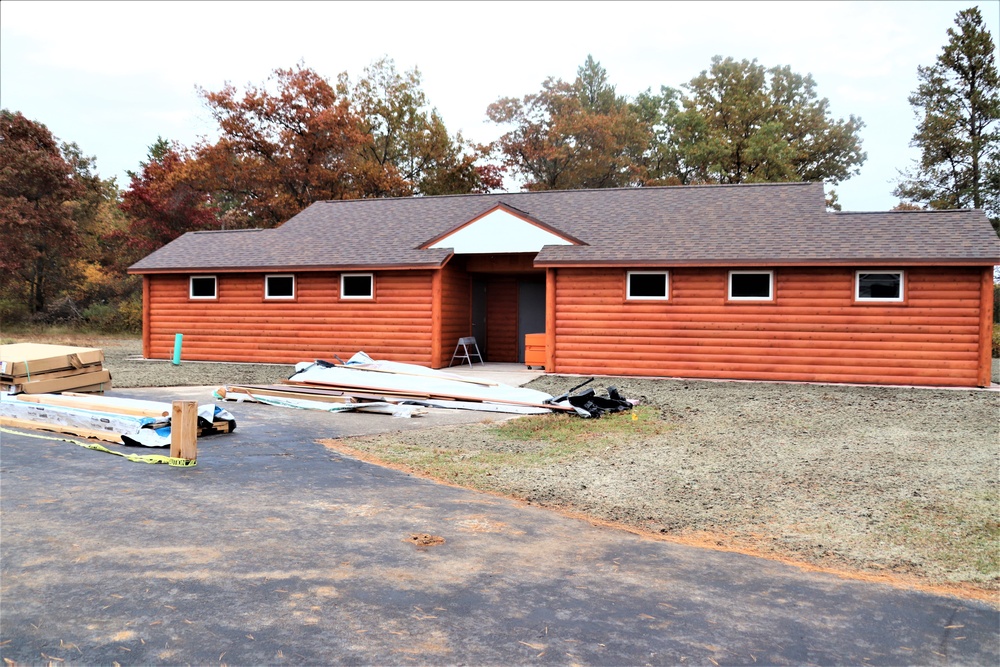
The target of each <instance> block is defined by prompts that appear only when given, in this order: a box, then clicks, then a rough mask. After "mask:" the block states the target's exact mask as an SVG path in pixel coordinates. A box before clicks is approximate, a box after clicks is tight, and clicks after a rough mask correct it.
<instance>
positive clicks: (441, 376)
mask: <svg viewBox="0 0 1000 667" xmlns="http://www.w3.org/2000/svg"><path fill="white" fill-rule="evenodd" d="M295 368H296V373H295V374H294V375H292V376H291V377H290V378H288V379H287V380H285V381H284V382H283V383H282V384H279V385H267V386H260V385H228V386H225V387H222V388H220V389H219V390H218V391H217V392H216V394H215V396H216V398H219V399H223V400H229V401H240V402H242V401H256V402H259V403H267V404H271V405H281V406H285V407H297V408H307V409H319V410H326V411H329V412H343V411H348V410H353V411H364V412H376V411H377V412H384V413H386V414H393V415H394V416H410V415H409V414H401V413H400V412H399V408H400V407H401V406H423V407H432V408H453V409H460V410H480V411H486V412H503V413H511V414H544V413H548V412H570V413H574V414H577V415H580V416H582V417H596V416H600V414H603V413H604V412H608V411H611V410H612V408H611V406H610V404H609V403H605V404H604V405H603V407H602V408H600V410H590V408H591V407H595V408H596V406H595V405H594V401H593V400H590V399H592V398H593V394H594V392H593V391H590V392H589V395H588V400H586V401H576V403H580V405H576V403H574V400H570V399H576V397H569V396H568V394H567V395H564V396H561V397H559V398H558V399H554V398H553V397H552V396H551V395H549V394H546V393H545V392H542V391H536V390H534V389H526V388H524V387H512V386H510V385H506V384H501V383H498V382H491V381H488V380H480V379H475V378H470V377H467V376H461V375H456V374H453V373H447V372H444V371H439V370H433V369H430V368H425V367H423V366H416V365H413V364H403V363H398V362H392V361H376V360H374V359H372V358H371V357H369V356H368V355H366V354H365V353H364V352H359V353H358V354H356V355H354V356H353V357H351V358H350V359H349V360H348V361H347V362H346V363H343V364H340V365H337V364H332V363H330V362H326V361H315V362H312V363H309V362H302V363H300V364H298V365H296V367H295ZM578 388H579V387H575V388H574V389H578ZM601 400H605V401H606V400H607V399H598V402H600V401H601ZM614 400H617V401H619V403H620V404H621V406H626V405H627V407H619V408H618V409H628V408H630V407H631V404H629V403H628V402H626V401H624V399H621V397H620V396H619V395H618V394H617V392H615V395H614ZM584 406H586V407H584Z"/></svg>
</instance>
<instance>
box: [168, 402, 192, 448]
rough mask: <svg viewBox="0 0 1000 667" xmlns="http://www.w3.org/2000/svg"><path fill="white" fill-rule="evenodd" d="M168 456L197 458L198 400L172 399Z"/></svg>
mask: <svg viewBox="0 0 1000 667" xmlns="http://www.w3.org/2000/svg"><path fill="white" fill-rule="evenodd" d="M170 456H171V457H172V458H175V459H187V460H188V461H194V460H196V459H197V458H198V402H197V401H174V402H173V413H172V414H171V416H170Z"/></svg>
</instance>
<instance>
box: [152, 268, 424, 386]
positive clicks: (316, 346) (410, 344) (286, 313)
mask: <svg viewBox="0 0 1000 667" xmlns="http://www.w3.org/2000/svg"><path fill="white" fill-rule="evenodd" d="M217 280H218V283H217V284H218V294H219V298H218V300H214V301H197V300H190V299H188V276H186V275H177V276H174V275H154V276H151V277H150V281H149V283H150V285H149V298H150V313H149V334H148V336H149V349H147V350H146V351H145V354H146V356H147V357H150V358H154V359H167V358H170V357H171V355H172V352H173V344H174V334H175V333H182V334H184V343H183V357H182V358H183V359H190V360H208V361H259V362H277V363H295V362H298V361H311V360H313V359H333V356H334V355H339V356H340V357H341V358H342V359H347V358H348V357H349V356H351V355H352V354H354V353H355V352H357V351H359V350H364V351H365V352H367V353H368V354H370V355H371V356H372V357H374V358H376V359H389V360H392V361H402V362H406V363H414V364H421V365H424V366H429V365H430V364H431V317H430V312H431V272H430V271H386V272H376V274H375V297H376V298H375V299H374V300H372V301H365V300H343V301H341V300H340V298H339V297H340V294H339V292H340V274H339V273H335V272H330V273H326V272H323V273H299V274H297V275H296V277H295V290H296V299H295V300H294V301H277V300H276V301H270V300H269V301H265V300H264V277H263V275H261V274H259V273H255V274H225V273H221V274H218V275H217Z"/></svg>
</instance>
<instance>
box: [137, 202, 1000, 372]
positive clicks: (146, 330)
mask: <svg viewBox="0 0 1000 667" xmlns="http://www.w3.org/2000/svg"><path fill="white" fill-rule="evenodd" d="M998 263H1000V239H998V238H997V236H996V234H995V233H994V231H993V229H992V228H991V226H990V224H989V222H988V220H987V218H986V216H985V214H984V213H983V212H982V211H979V210H954V211H898V212H895V211H894V212H883V213H839V212H828V211H827V210H826V208H825V198H824V191H823V185H822V184H821V183H785V184H757V185H710V186H679V187H651V188H634V189H608V190H563V191H546V192H521V193H504V194H477V195H454V196H439V197H412V198H399V199H365V200H348V201H321V202H316V203H315V204H312V205H311V206H310V207H308V208H307V209H305V210H304V211H302V212H301V213H299V214H298V215H296V216H295V217H293V218H292V219H291V220H289V221H287V222H286V223H284V224H283V225H281V226H280V227H278V228H275V229H259V230H233V231H206V232H191V233H188V234H185V235H184V236H182V237H180V238H178V239H176V240H175V241H173V242H171V243H169V244H167V245H166V246H164V247H163V248H160V249H159V250H157V251H156V252H154V253H152V254H150V255H149V256H147V257H146V258H144V259H142V260H141V261H139V262H138V263H136V264H135V265H133V266H132V267H131V268H130V272H131V273H136V274H141V275H142V276H143V354H144V356H145V357H147V358H156V359H167V358H170V356H171V353H172V347H173V341H174V335H175V334H176V333H183V334H184V358H185V359H191V360H210V361H211V360H214V361H247V362H279V363H294V362H298V361H306V360H313V359H332V358H333V357H334V355H338V356H340V357H341V358H345V359H346V358H347V357H348V356H350V355H352V354H354V353H355V352H357V351H359V350H364V351H365V352H367V353H368V354H369V355H371V356H372V357H374V358H380V359H388V360H394V361H402V362H408V363H415V364H421V365H425V366H429V367H433V368H441V367H444V366H447V365H448V364H449V363H450V361H451V358H452V354H453V352H454V350H455V345H456V342H457V341H458V339H459V338H461V337H466V336H475V337H476V339H477V341H478V344H479V347H480V349H481V351H482V352H483V355H484V356H485V358H486V360H487V361H495V362H511V363H518V362H520V363H523V362H524V360H525V358H524V352H525V350H524V347H525V346H524V341H525V336H526V335H527V334H543V335H544V339H543V340H544V365H545V369H546V371H548V372H553V373H571V374H575V373H579V374H598V375H626V376H649V377H663V376H666V377H684V378H718V379H742V380H782V381H814V382H845V383H876V384H880V383H881V384H915V385H940V386H947V385H951V386H988V385H989V384H990V357H991V332H992V311H993V266H994V265H995V264H998Z"/></svg>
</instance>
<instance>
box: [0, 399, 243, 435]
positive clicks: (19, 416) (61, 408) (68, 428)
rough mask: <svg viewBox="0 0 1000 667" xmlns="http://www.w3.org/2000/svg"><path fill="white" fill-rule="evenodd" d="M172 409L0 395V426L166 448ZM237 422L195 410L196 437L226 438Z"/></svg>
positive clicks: (207, 408) (215, 411) (204, 408)
mask: <svg viewBox="0 0 1000 667" xmlns="http://www.w3.org/2000/svg"><path fill="white" fill-rule="evenodd" d="M170 417H171V404H170V403H162V402H159V401H143V400H137V399H129V398H112V397H109V396H94V395H90V394H80V393H72V392H69V393H64V394H11V393H6V392H0V425H3V426H11V427H16V428H27V429H34V430H42V431H55V432H57V433H67V434H71V435H76V436H80V437H83V438H97V439H99V440H104V441H105V442H114V443H119V444H126V445H143V446H145V447H166V446H169V445H170ZM235 428H236V420H235V419H234V418H233V416H232V415H231V414H230V413H229V412H227V411H226V410H223V409H222V408H220V407H218V406H216V405H214V404H212V403H207V404H205V405H199V406H198V436H199V437H201V436H204V435H213V434H216V433H229V432H231V431H233V430H234V429H235Z"/></svg>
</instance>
